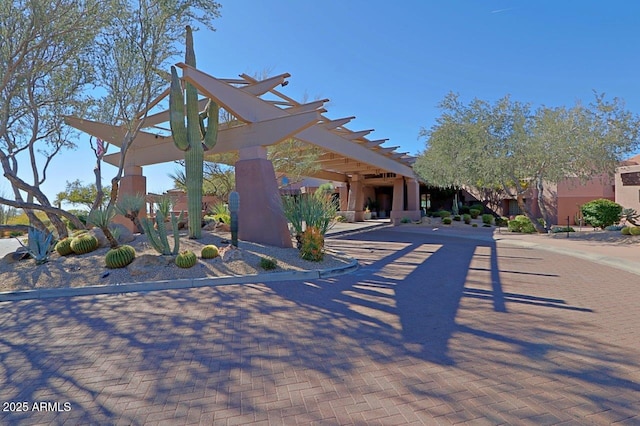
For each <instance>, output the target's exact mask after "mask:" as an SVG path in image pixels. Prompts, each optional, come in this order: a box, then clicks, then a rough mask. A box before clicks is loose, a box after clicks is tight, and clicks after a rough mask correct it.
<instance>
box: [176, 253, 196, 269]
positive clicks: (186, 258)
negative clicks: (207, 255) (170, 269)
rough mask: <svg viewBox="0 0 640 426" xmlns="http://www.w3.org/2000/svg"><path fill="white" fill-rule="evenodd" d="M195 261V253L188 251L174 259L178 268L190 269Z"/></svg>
mask: <svg viewBox="0 0 640 426" xmlns="http://www.w3.org/2000/svg"><path fill="white" fill-rule="evenodd" d="M197 261H198V258H197V257H196V255H195V253H194V252H192V251H190V250H185V251H183V252H182V253H180V254H179V255H178V256H177V257H176V265H178V266H179V267H180V268H191V267H192V266H194V265H195V264H196V262H197Z"/></svg>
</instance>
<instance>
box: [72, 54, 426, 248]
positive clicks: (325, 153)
mask: <svg viewBox="0 0 640 426" xmlns="http://www.w3.org/2000/svg"><path fill="white" fill-rule="evenodd" d="M177 66H178V67H180V68H181V69H182V71H183V80H186V81H188V82H190V83H191V84H193V85H194V86H195V87H196V88H197V89H198V91H199V93H200V94H201V95H202V96H203V97H204V99H202V100H201V101H200V102H201V109H204V106H205V104H206V102H207V100H208V99H209V98H210V99H212V100H213V101H214V102H216V103H218V105H220V107H222V108H224V109H225V110H226V111H227V112H229V113H230V114H232V115H233V117H235V118H236V119H237V120H233V121H231V122H229V123H226V125H225V124H224V123H223V124H221V126H220V130H219V133H218V142H217V144H216V146H215V147H214V148H213V149H212V150H210V151H207V152H206V153H205V154H215V153H225V152H231V151H236V152H238V156H239V160H238V162H237V163H236V164H235V167H236V190H237V191H238V192H239V194H240V199H241V209H240V214H239V219H240V223H241V227H240V230H239V232H240V238H241V239H245V240H249V241H256V242H263V243H267V244H273V245H277V246H288V245H290V244H291V243H290V240H288V238H284V239H283V238H282V237H281V236H278V233H280V232H282V231H283V230H287V229H288V228H287V224H286V220H284V217H283V216H282V208H281V203H280V199H279V196H278V194H279V191H278V186H277V182H276V179H275V172H274V170H273V166H272V164H271V162H270V161H269V160H267V157H266V147H267V146H269V145H273V144H276V143H278V142H281V141H283V140H286V139H289V138H295V139H297V140H300V141H303V142H305V143H309V144H312V145H314V146H316V147H317V148H318V149H319V150H321V152H322V154H321V155H320V157H319V166H320V168H319V170H318V171H317V172H315V173H313V174H312V176H311V177H317V178H322V179H327V180H331V181H335V182H344V183H346V185H345V186H343V187H342V191H341V198H342V200H343V202H342V203H341V204H342V205H344V206H346V210H345V213H346V215H347V218H348V219H349V220H351V221H357V220H363V206H364V199H363V194H362V185H363V182H365V181H366V180H368V179H370V180H371V182H376V184H378V185H381V184H387V185H393V194H394V196H393V208H392V211H391V219H392V220H394V219H395V220H399V219H400V218H402V217H409V218H412V219H417V218H419V217H420V210H419V186H418V181H417V179H416V175H415V174H414V172H413V169H412V168H411V165H412V164H413V162H414V160H415V159H414V158H413V157H411V156H409V155H407V153H402V152H397V151H396V149H397V147H385V146H383V143H384V142H385V141H386V139H380V140H369V139H367V138H366V136H367V135H368V134H369V133H370V132H371V131H372V130H364V131H352V130H349V129H348V128H347V127H345V126H346V124H347V123H349V122H350V121H351V120H352V119H353V118H354V117H346V118H341V119H337V120H331V119H329V118H327V117H326V116H324V115H323V114H324V113H326V112H327V111H326V109H325V108H324V104H325V103H326V102H327V101H328V100H327V99H323V100H317V101H313V102H309V103H304V104H302V103H299V102H297V101H295V100H294V99H292V98H290V97H288V96H286V95H284V94H282V93H281V92H279V91H278V90H276V88H277V87H278V86H286V85H287V84H288V81H287V80H286V79H287V78H288V77H290V75H289V74H281V75H278V76H275V77H271V78H266V79H264V80H256V79H254V78H252V77H250V76H248V75H246V74H242V75H240V78H238V79H218V78H215V77H213V76H211V75H208V74H206V73H204V72H202V71H200V70H198V69H196V68H193V67H190V66H188V65H185V64H182V63H180V64H177ZM167 95H168V90H167V91H165V92H164V93H163V94H162V95H161V96H160V97H159V98H158V99H156V100H155V101H154V102H153V105H152V107H153V106H155V105H157V104H158V103H159V102H160V101H161V100H162V99H163V98H165V97H166V96H167ZM66 121H67V123H68V124H69V125H71V126H73V127H75V128H77V129H79V130H82V131H84V132H86V133H88V134H90V135H93V136H95V137H98V138H101V139H103V140H104V141H106V142H109V143H110V144H113V145H115V146H118V147H121V144H122V141H123V140H124V138H125V135H126V132H127V131H126V129H125V128H124V127H117V126H111V125H108V124H105V123H99V122H95V121H90V120H84V119H81V118H77V117H66ZM168 121H169V112H168V110H166V111H162V112H159V113H156V114H153V115H149V116H147V117H146V119H145V120H144V125H143V126H144V128H143V129H142V130H141V131H140V132H139V133H138V135H137V136H136V138H135V140H134V141H133V143H132V144H131V146H130V148H129V150H128V152H127V156H126V159H125V175H124V176H123V179H122V181H121V191H122V192H123V193H146V180H145V178H144V176H143V174H142V167H143V166H147V165H151V164H159V163H165V162H170V161H175V160H180V159H182V158H183V157H184V153H183V152H182V151H180V150H179V149H178V148H176V146H175V145H174V143H173V139H172V138H171V135H170V133H168V132H167V131H166V129H167V128H168V125H167V124H166V123H167V122H168ZM163 124H164V126H163ZM104 159H105V161H106V162H108V163H110V164H113V165H116V166H117V165H118V164H119V161H120V153H113V154H110V155H107V156H105V158H104ZM283 172H286V171H283ZM347 188H348V189H347ZM405 191H406V194H405ZM345 198H346V199H347V202H346V203H344V199H345ZM256 212H261V213H260V215H259V216H258V217H256V216H257V215H256ZM285 234H286V232H285Z"/></svg>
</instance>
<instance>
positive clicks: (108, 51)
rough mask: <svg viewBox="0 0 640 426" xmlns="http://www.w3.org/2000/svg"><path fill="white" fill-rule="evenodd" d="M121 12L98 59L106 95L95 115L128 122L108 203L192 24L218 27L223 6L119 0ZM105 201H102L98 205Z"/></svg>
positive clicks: (202, 0)
mask: <svg viewBox="0 0 640 426" xmlns="http://www.w3.org/2000/svg"><path fill="white" fill-rule="evenodd" d="M117 3H118V8H117V9H118V13H116V14H115V15H114V19H113V20H112V22H111V23H110V25H108V26H107V27H106V28H105V30H104V32H103V33H102V34H101V35H100V37H98V38H97V41H96V50H95V60H96V69H97V82H98V86H99V87H101V88H102V89H103V90H104V96H102V97H101V98H100V99H99V102H97V103H96V105H97V108H96V109H94V110H93V116H94V118H96V119H98V120H99V121H102V122H105V123H108V124H112V125H116V126H124V128H125V130H126V133H125V136H124V139H123V140H122V141H121V146H120V160H119V165H118V170H117V172H116V174H115V176H114V177H113V178H112V179H111V190H110V196H109V201H108V206H109V207H112V206H113V205H114V204H115V203H116V201H117V197H118V188H119V182H120V180H121V178H122V174H123V172H124V167H125V164H126V154H127V151H128V150H129V148H130V147H131V144H132V143H133V141H134V140H135V137H136V135H137V134H138V132H139V131H140V130H141V129H142V128H143V127H144V123H145V119H146V117H147V114H148V113H149V111H150V110H151V109H152V108H153V107H154V106H155V104H156V100H157V99H158V97H159V96H161V95H162V94H163V93H164V94H166V93H168V92H166V90H167V88H168V85H169V82H168V69H169V67H170V65H171V64H172V63H173V62H174V61H175V60H176V59H177V58H178V57H179V54H180V53H181V51H180V48H181V46H183V44H184V43H182V40H183V39H184V31H185V27H186V25H187V24H191V23H201V24H202V25H204V26H205V27H206V28H208V29H210V30H213V29H214V28H213V20H214V19H215V18H217V17H218V16H219V9H220V5H219V4H218V3H216V2H214V1H210V0H117ZM107 148H108V147H105V148H104V149H101V148H98V147H96V148H95V149H94V152H95V153H96V167H95V169H94V172H95V174H96V187H97V189H98V197H99V198H100V197H102V196H103V191H102V190H101V186H100V182H101V169H100V163H101V161H102V156H103V155H104V153H105V151H106V149H107ZM97 205H100V200H99V199H98V200H96V206H97Z"/></svg>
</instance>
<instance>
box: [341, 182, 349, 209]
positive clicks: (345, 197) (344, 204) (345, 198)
mask: <svg viewBox="0 0 640 426" xmlns="http://www.w3.org/2000/svg"><path fill="white" fill-rule="evenodd" d="M338 191H339V192H340V211H341V212H344V211H347V210H348V205H349V191H348V190H347V186H346V185H342V186H340V187H338Z"/></svg>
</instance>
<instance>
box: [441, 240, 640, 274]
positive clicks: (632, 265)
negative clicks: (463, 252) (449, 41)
mask: <svg viewBox="0 0 640 426" xmlns="http://www.w3.org/2000/svg"><path fill="white" fill-rule="evenodd" d="M436 235H438V236H439V237H446V238H463V239H468V240H476V241H484V242H493V243H496V244H497V243H502V244H505V245H514V246H517V247H524V248H532V249H537V250H545V251H548V252H552V253H557V254H563V255H566V256H572V257H577V258H579V259H584V260H588V261H590V262H593V263H597V264H600V265H605V266H609V267H612V268H616V269H620V270H623V271H626V272H630V273H632V274H635V275H640V262H633V261H630V260H625V259H618V258H616V257H610V256H605V255H602V254H595V253H590V252H588V251H584V250H576V249H571V248H567V247H554V246H551V245H545V244H538V243H533V242H529V241H520V240H515V239H501V238H497V239H496V236H495V235H493V236H491V237H489V236H484V235H464V234H462V233H451V234H447V233H445V232H442V233H438V234H436ZM499 235H500V234H498V236H499Z"/></svg>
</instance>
